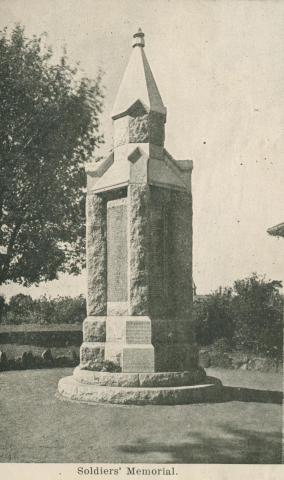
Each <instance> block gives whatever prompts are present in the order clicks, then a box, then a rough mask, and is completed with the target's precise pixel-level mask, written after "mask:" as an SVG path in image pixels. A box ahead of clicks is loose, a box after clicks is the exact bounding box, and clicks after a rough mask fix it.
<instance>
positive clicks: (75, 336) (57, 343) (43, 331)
mask: <svg viewBox="0 0 284 480" xmlns="http://www.w3.org/2000/svg"><path fill="white" fill-rule="evenodd" d="M82 339H83V336H82V324H73V325H70V324H68V323H64V324H61V325H38V324H25V325H1V326H0V349H1V344H17V345H37V346H41V347H67V346H69V345H74V346H80V345H81V343H82Z"/></svg>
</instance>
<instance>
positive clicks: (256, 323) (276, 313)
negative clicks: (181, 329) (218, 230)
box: [194, 273, 283, 357]
mask: <svg viewBox="0 0 284 480" xmlns="http://www.w3.org/2000/svg"><path fill="white" fill-rule="evenodd" d="M281 286H282V284H281V282H279V281H276V280H266V279H265V277H262V276H259V275H257V274H255V273H254V274H252V275H251V276H250V277H248V278H245V279H242V280H237V281H235V282H234V285H233V288H225V289H223V290H222V289H219V290H218V291H216V292H213V293H212V294H210V295H206V296H203V297H199V298H198V297H197V299H196V300H195V303H194V317H195V323H196V332H197V341H198V343H200V344H201V345H209V344H212V343H214V342H216V341H217V340H219V339H224V340H225V341H226V342H227V344H228V345H230V346H231V347H235V348H238V349H241V350H243V351H247V352H253V353H257V354H259V353H262V354H266V355H270V356H273V357H275V356H276V357H280V356H281V354H282V348H283V298H282V297H281V294H280V288H281Z"/></svg>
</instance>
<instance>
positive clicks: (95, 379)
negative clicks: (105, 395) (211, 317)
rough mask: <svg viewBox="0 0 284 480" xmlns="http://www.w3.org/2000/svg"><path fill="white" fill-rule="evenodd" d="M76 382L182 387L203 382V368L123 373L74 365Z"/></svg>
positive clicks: (107, 385)
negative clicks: (86, 368) (93, 369)
mask: <svg viewBox="0 0 284 480" xmlns="http://www.w3.org/2000/svg"><path fill="white" fill-rule="evenodd" d="M73 376H74V378H75V380H76V381H77V382H80V383H84V384H90V385H101V386H105V387H139V388H141V387H183V386H189V385H196V384H199V383H201V384H202V383H203V381H204V379H205V378H206V373H205V370H204V369H203V368H201V367H198V368H195V369H194V370H192V371H183V372H152V373H123V372H102V371H92V370H84V369H82V368H80V367H76V368H75V370H74V372H73Z"/></svg>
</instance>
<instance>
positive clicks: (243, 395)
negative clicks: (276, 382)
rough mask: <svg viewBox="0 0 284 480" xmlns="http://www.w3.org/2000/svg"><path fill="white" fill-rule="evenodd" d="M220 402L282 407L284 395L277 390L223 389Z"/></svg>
mask: <svg viewBox="0 0 284 480" xmlns="http://www.w3.org/2000/svg"><path fill="white" fill-rule="evenodd" d="M219 401H220V402H233V401H238V402H255V403H272V404H276V405H282V401H283V394H282V392H278V391H275V390H257V389H255V388H243V387H223V388H222V391H221V393H220V398H219Z"/></svg>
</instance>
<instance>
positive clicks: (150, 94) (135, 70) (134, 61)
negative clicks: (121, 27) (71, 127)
mask: <svg viewBox="0 0 284 480" xmlns="http://www.w3.org/2000/svg"><path fill="white" fill-rule="evenodd" d="M133 38H134V42H133V50H132V53H131V56H130V59H129V62H128V65H127V67H126V70H125V73H124V76H123V78H122V81H121V84H120V87H119V90H118V93H117V96H116V99H115V103H114V107H113V110H112V114H111V116H112V118H113V119H115V118H119V117H121V116H123V115H126V114H127V112H128V111H129V109H130V108H131V107H132V106H133V104H135V103H136V102H137V101H140V102H141V103H142V105H143V106H144V107H145V109H146V110H147V111H153V112H158V113H161V114H163V115H165V116H166V113H167V109H166V107H165V105H164V104H163V100H162V98H161V95H160V92H159V90H158V87H157V84H156V82H155V79H154V76H153V73H152V71H151V68H150V65H149V63H148V60H147V57H146V55H145V52H144V46H145V42H144V33H143V32H142V31H141V29H139V31H138V32H137V33H136V34H135V35H134V36H133Z"/></svg>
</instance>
